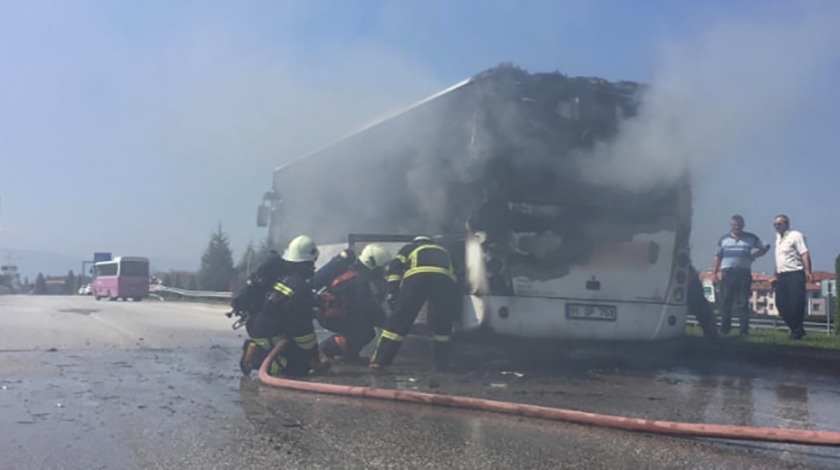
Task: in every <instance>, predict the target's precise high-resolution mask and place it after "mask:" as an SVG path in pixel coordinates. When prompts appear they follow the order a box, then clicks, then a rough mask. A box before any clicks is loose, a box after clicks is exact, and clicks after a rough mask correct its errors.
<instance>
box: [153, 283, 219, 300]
mask: <svg viewBox="0 0 840 470" xmlns="http://www.w3.org/2000/svg"><path fill="white" fill-rule="evenodd" d="M149 291H150V292H153V293H155V294H158V295H160V294H161V293H169V294H175V295H180V296H181V297H187V298H193V299H220V300H226V299H230V298H231V296H233V293H232V292H214V291H208V290H186V289H177V288H175V287H166V286H161V285H155V286H150V288H149Z"/></svg>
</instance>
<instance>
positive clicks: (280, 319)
mask: <svg viewBox="0 0 840 470" xmlns="http://www.w3.org/2000/svg"><path fill="white" fill-rule="evenodd" d="M317 259H318V247H317V246H316V245H315V242H313V241H312V239H311V238H309V237H308V236H306V235H301V236H299V237H297V238H295V239H294V240H292V241H291V242H290V243H289V246H288V248H287V249H286V251H285V253H284V254H283V257H282V264H277V266H281V267H282V269H280V272H279V275H278V277H277V278H276V279H271V282H272V284H271V287H270V291H269V293H268V295H267V297H266V300H265V302H264V304H263V306H262V308H260V309H259V310H258V311H257V313H256V314H254V315H250V316H249V317H248V319H247V323H246V324H245V327H246V330H247V332H248V336H249V339H247V340H245V344H244V345H243V353H242V358H241V359H240V367H241V369H242V372H243V373H244V374H245V375H248V374H250V372H251V370H252V369H257V368H259V367H260V364H262V361H263V359H265V357H266V355H267V354H268V353H269V351H271V349H272V348H273V347H274V346H275V345H276V344H277V343H278V342H280V341H281V340H285V341H286V344H285V346H284V348H283V350H282V351H281V353H280V354H279V355H278V357H277V359H276V360H275V361H274V362H273V363H272V364H271V368H270V370H269V373H270V374H271V375H275V376H276V375H289V376H302V375H306V374H308V373H309V372H310V371H312V370H319V369H322V368H324V367H326V366H327V364H326V363H325V362H323V361H322V360H321V357H320V354H319V351H318V339H317V338H316V336H315V329H314V327H313V325H312V315H313V311H314V308H315V295H314V293H313V292H312V286H311V284H310V283H311V280H312V275H313V274H314V272H315V260H317ZM275 262H276V260H275ZM263 281H267V279H263Z"/></svg>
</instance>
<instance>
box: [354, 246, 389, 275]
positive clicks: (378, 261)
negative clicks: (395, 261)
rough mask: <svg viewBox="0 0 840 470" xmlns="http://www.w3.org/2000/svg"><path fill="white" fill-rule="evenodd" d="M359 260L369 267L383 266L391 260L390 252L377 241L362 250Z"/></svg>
mask: <svg viewBox="0 0 840 470" xmlns="http://www.w3.org/2000/svg"><path fill="white" fill-rule="evenodd" d="M359 261H361V263H362V264H364V265H365V266H367V267H368V268H370V269H376V268H384V267H385V265H387V264H388V263H390V262H391V253H388V250H387V249H385V247H384V246H382V245H380V244H378V243H371V244H370V245H368V246H366V247H365V249H364V250H362V254H361V255H359Z"/></svg>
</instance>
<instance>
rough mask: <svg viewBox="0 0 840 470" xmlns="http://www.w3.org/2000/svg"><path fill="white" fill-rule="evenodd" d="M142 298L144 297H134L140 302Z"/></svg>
mask: <svg viewBox="0 0 840 470" xmlns="http://www.w3.org/2000/svg"><path fill="white" fill-rule="evenodd" d="M141 300H143V297H134V301H135V302H140V301H141Z"/></svg>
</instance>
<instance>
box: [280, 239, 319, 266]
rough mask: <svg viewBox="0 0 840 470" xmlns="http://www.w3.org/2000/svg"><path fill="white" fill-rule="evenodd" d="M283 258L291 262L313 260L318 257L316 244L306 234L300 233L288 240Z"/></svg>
mask: <svg viewBox="0 0 840 470" xmlns="http://www.w3.org/2000/svg"><path fill="white" fill-rule="evenodd" d="M283 259H284V260H286V261H289V262H292V263H301V262H304V261H311V262H313V263H314V262H315V260H317V259H318V246H317V245H315V242H314V241H312V239H311V238H309V237H307V236H306V235H300V236H298V237H296V238H295V239H294V240H292V241H291V242H289V247H288V248H286V252H285V253H283Z"/></svg>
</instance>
